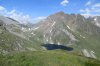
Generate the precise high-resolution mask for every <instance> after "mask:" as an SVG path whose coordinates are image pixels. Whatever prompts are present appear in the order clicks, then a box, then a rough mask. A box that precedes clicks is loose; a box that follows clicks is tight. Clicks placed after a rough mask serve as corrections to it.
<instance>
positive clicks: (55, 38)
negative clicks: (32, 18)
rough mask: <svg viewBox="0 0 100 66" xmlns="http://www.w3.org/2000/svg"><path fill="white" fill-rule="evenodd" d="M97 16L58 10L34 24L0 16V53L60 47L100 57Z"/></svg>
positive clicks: (98, 21)
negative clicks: (86, 16) (66, 12)
mask: <svg viewBox="0 0 100 66" xmlns="http://www.w3.org/2000/svg"><path fill="white" fill-rule="evenodd" d="M99 48H100V16H94V17H88V18H85V17H84V16H82V15H80V14H65V13H64V12H58V13H55V14H52V15H50V16H48V17H47V18H46V19H43V20H41V21H40V22H38V23H36V24H31V23H28V24H20V23H19V22H18V21H16V20H14V19H12V18H9V17H5V16H0V54H4V55H5V54H9V53H15V52H25V51H26V52H27V51H28V52H30V51H49V50H57V49H60V50H64V51H65V52H68V53H72V54H73V53H74V54H76V55H81V56H84V57H89V58H94V59H100V53H99V52H100V50H99Z"/></svg>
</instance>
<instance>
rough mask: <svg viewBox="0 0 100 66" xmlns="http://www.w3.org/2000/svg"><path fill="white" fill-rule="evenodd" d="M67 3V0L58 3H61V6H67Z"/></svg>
mask: <svg viewBox="0 0 100 66" xmlns="http://www.w3.org/2000/svg"><path fill="white" fill-rule="evenodd" d="M68 3H69V1H68V0H63V1H62V2H61V3H60V4H61V5H62V6H67V4H68Z"/></svg>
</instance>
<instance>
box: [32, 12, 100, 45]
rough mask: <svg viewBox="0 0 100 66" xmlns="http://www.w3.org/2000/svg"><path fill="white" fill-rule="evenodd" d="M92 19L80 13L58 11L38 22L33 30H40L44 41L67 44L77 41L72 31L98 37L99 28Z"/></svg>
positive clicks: (99, 34) (99, 33)
mask: <svg viewBox="0 0 100 66" xmlns="http://www.w3.org/2000/svg"><path fill="white" fill-rule="evenodd" d="M92 21H93V20H92V19H89V18H85V17H84V16H82V15H80V14H65V13H64V12H58V13H56V14H53V15H50V16H48V17H47V18H46V19H45V20H43V21H41V22H40V23H38V24H37V26H36V27H35V28H33V30H34V32H35V31H39V32H41V34H42V36H43V39H44V40H43V41H44V43H51V44H59V43H60V44H69V43H70V42H75V41H77V39H76V37H75V36H74V35H73V34H72V32H73V33H74V32H75V33H76V32H82V33H84V34H87V35H89V36H96V37H100V29H99V27H97V26H95V24H93V23H92Z"/></svg>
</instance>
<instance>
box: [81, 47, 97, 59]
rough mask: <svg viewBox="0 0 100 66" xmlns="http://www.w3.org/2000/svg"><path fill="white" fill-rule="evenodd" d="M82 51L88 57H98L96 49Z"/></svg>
mask: <svg viewBox="0 0 100 66" xmlns="http://www.w3.org/2000/svg"><path fill="white" fill-rule="evenodd" d="M82 52H83V54H84V56H86V57H91V58H96V56H95V52H94V51H88V50H87V49H83V50H82Z"/></svg>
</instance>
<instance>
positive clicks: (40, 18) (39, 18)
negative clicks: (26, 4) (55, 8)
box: [35, 16, 46, 20]
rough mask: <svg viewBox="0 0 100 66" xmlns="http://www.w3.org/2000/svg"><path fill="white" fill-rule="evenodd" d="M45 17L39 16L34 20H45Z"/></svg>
mask: <svg viewBox="0 0 100 66" xmlns="http://www.w3.org/2000/svg"><path fill="white" fill-rule="evenodd" d="M45 18H46V17H44V16H41V17H36V18H35V20H42V19H45Z"/></svg>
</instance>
